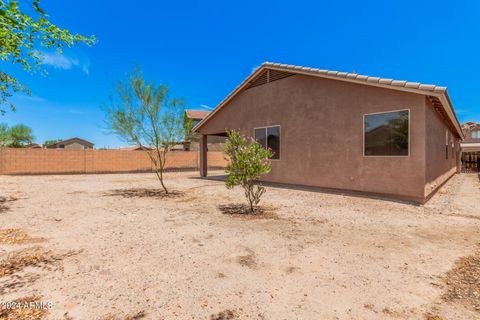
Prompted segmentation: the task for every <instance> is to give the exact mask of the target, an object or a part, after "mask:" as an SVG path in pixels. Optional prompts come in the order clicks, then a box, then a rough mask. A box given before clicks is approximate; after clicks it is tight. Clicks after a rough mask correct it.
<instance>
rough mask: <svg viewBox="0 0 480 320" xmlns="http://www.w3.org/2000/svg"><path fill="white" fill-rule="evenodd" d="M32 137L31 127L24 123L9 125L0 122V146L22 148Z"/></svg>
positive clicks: (30, 141)
mask: <svg viewBox="0 0 480 320" xmlns="http://www.w3.org/2000/svg"><path fill="white" fill-rule="evenodd" d="M34 139H35V137H34V136H33V133H32V128H30V127H27V126H26V125H23V124H17V125H15V126H13V127H9V126H8V125H7V124H6V123H0V147H10V148H22V147H24V146H25V145H26V144H28V143H32V142H33V140H34Z"/></svg>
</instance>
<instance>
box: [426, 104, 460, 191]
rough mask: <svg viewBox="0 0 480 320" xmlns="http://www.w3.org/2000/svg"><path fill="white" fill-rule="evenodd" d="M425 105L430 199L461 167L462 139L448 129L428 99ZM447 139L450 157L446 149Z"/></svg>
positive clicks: (427, 188)
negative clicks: (458, 167)
mask: <svg viewBox="0 0 480 320" xmlns="http://www.w3.org/2000/svg"><path fill="white" fill-rule="evenodd" d="M425 103H426V108H425V120H426V125H425V137H426V145H425V147H426V158H425V168H426V169H425V197H428V196H429V195H431V193H432V192H434V191H435V190H436V189H437V188H438V187H439V186H441V185H442V183H444V182H445V181H446V180H448V179H449V178H450V177H451V176H452V175H453V174H455V173H456V172H457V166H459V165H460V163H459V157H460V153H459V152H460V138H459V137H457V136H456V135H455V133H454V132H453V131H451V130H450V129H449V128H448V126H447V125H446V124H445V122H444V120H443V119H442V118H441V117H440V115H439V114H438V113H437V112H436V111H435V110H434V108H433V106H432V104H431V103H430V101H429V100H428V99H426V101H425ZM447 132H448V136H447ZM447 137H448V138H447ZM447 139H448V149H447V150H448V157H447V154H446V153H447V150H446V148H445V146H446V144H447ZM452 143H453V147H452Z"/></svg>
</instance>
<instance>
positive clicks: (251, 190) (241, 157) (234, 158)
mask: <svg viewBox="0 0 480 320" xmlns="http://www.w3.org/2000/svg"><path fill="white" fill-rule="evenodd" d="M225 152H226V154H227V155H228V156H229V158H230V161H229V164H228V165H227V167H226V168H225V172H226V173H227V180H226V181H225V186H226V187H227V189H233V188H234V187H235V186H238V185H240V186H241V187H242V188H243V190H244V192H245V197H246V198H247V201H248V204H249V205H250V211H251V212H252V213H254V212H255V210H254V206H256V205H258V203H259V202H260V198H261V197H262V195H263V194H264V193H265V187H263V186H262V185H260V184H258V183H257V181H258V179H260V176H261V175H262V174H265V173H268V172H270V160H269V159H270V157H271V156H272V152H271V151H270V150H268V149H265V148H263V147H262V146H261V145H260V144H258V143H257V142H255V141H254V140H253V139H252V138H246V137H245V136H242V135H240V133H239V132H237V131H230V132H228V139H227V144H226V148H225Z"/></svg>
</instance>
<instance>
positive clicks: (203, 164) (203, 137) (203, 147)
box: [199, 132, 227, 177]
mask: <svg viewBox="0 0 480 320" xmlns="http://www.w3.org/2000/svg"><path fill="white" fill-rule="evenodd" d="M208 137H224V138H226V137H227V133H226V132H220V133H216V134H200V150H199V151H200V177H206V176H207V175H208Z"/></svg>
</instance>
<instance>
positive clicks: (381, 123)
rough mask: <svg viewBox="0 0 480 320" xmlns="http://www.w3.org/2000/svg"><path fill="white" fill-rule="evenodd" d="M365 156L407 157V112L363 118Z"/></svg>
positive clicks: (371, 115)
mask: <svg viewBox="0 0 480 320" xmlns="http://www.w3.org/2000/svg"><path fill="white" fill-rule="evenodd" d="M364 139H365V140H364V141H365V145H364V155H365V156H408V148H409V147H408V144H409V111H408V110H402V111H393V112H385V113H375V114H366V115H365V116H364Z"/></svg>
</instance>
